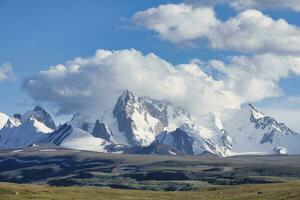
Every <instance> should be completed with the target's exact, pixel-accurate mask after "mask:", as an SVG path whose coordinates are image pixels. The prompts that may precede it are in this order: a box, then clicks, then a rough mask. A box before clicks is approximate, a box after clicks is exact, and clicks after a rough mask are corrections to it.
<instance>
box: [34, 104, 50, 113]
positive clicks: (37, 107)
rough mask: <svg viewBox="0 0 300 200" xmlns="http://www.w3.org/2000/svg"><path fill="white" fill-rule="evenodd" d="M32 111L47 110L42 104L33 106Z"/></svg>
mask: <svg viewBox="0 0 300 200" xmlns="http://www.w3.org/2000/svg"><path fill="white" fill-rule="evenodd" d="M32 111H35V112H38V111H42V112H46V113H47V111H46V110H45V109H44V108H43V107H42V106H35V107H34V108H33V110H32Z"/></svg>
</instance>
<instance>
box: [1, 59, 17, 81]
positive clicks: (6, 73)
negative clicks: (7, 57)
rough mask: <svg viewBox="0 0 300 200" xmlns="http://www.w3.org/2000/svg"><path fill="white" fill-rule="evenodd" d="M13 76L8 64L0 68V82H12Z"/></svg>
mask: <svg viewBox="0 0 300 200" xmlns="http://www.w3.org/2000/svg"><path fill="white" fill-rule="evenodd" d="M14 79H15V75H14V73H13V70H12V67H11V65H10V64H9V63H5V64H4V65H2V66H0V82H1V81H4V80H14Z"/></svg>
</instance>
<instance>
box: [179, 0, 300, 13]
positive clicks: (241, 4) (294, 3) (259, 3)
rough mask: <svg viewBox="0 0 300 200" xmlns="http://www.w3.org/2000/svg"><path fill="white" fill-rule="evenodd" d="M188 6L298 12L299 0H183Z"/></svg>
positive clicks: (299, 7) (299, 9)
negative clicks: (220, 6) (225, 5)
mask: <svg viewBox="0 0 300 200" xmlns="http://www.w3.org/2000/svg"><path fill="white" fill-rule="evenodd" d="M185 2H186V3H188V4H193V5H198V6H199V5H200V6H203V5H205V6H208V5H210V6H211V5H215V4H228V5H229V6H231V7H232V8H234V9H236V10H244V9H249V8H256V9H289V10H294V11H300V4H299V0H203V1H199V0H185Z"/></svg>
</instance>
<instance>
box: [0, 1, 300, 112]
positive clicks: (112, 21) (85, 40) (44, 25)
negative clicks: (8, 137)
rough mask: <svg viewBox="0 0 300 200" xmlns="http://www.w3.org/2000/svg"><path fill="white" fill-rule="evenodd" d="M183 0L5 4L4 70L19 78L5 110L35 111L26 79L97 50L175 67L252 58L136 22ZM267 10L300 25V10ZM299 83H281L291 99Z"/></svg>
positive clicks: (4, 90) (294, 79)
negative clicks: (135, 54) (166, 35)
mask: <svg viewBox="0 0 300 200" xmlns="http://www.w3.org/2000/svg"><path fill="white" fill-rule="evenodd" d="M180 2H181V1H170V0H169V1H160V0H157V1H149V0H138V1H134V0H114V1H111V0H101V1H98V0H89V1H84V0H76V1H72V0H51V1H50V0H49V1H39V0H27V1H18V0H0V30H1V31H0V44H1V45H0V66H1V65H3V64H4V63H10V64H11V66H12V69H13V73H14V74H15V76H16V79H15V80H7V81H2V82H0V94H1V104H0V111H1V112H4V113H7V114H9V115H11V114H13V113H16V112H24V111H25V110H28V109H31V107H32V106H33V105H34V104H36V103H35V102H34V101H33V100H32V98H31V97H30V96H29V95H28V94H27V93H26V92H25V91H24V90H23V89H22V82H23V80H24V79H26V78H28V77H30V76H32V75H34V74H37V73H38V72H39V71H42V70H47V69H48V68H49V66H52V65H56V64H60V63H65V62H66V61H68V60H71V59H73V58H74V57H78V56H80V57H86V56H90V55H93V54H94V53H95V51H96V50H97V49H107V50H118V49H129V48H134V49H137V50H138V51H141V52H142V53H143V54H147V53H151V52H153V53H155V54H156V55H158V56H159V57H160V58H162V59H164V60H166V61H168V62H170V63H172V64H179V63H188V62H189V61H190V60H191V59H193V58H197V59H200V60H203V61H207V60H211V59H221V60H223V59H226V58H227V57H228V56H233V55H244V54H246V55H248V53H243V52H238V51H232V50H224V49H222V50H220V49H213V48H210V47H208V45H207V43H206V42H205V41H200V42H199V41H198V42H197V45H196V46H194V47H190V46H188V45H182V44H179V45H178V44H173V43H172V42H169V41H167V40H162V39H161V38H159V36H158V34H157V33H155V31H153V30H149V29H147V28H143V27H141V26H136V25H135V24H134V23H133V22H132V20H131V19H132V16H133V15H134V14H135V13H136V12H138V11H143V10H146V9H149V8H151V7H157V6H159V5H163V4H167V3H172V4H178V3H180ZM215 12H216V14H217V17H218V18H219V19H220V20H224V21H225V20H227V19H228V18H229V17H233V16H235V15H236V14H237V12H238V11H235V10H234V9H232V8H231V7H230V6H228V5H217V6H216V7H215ZM262 12H263V13H264V14H265V15H269V16H271V17H272V18H273V19H274V20H276V19H279V18H284V19H285V20H286V21H287V22H288V23H289V24H292V25H295V26H298V27H300V20H299V19H300V12H297V11H293V10H289V9H278V8H276V9H263V11H262ZM299 85H300V77H299V76H296V75H290V76H289V77H288V78H283V79H281V80H280V81H279V86H280V87H281V88H282V90H283V92H284V94H285V95H286V96H293V97H294V96H300V87H299ZM270 102H271V103H274V104H275V105H278V106H279V105H281V102H282V101H278V99H277V100H274V101H273V100H270V99H268V100H265V101H262V102H261V103H260V105H262V106H263V107H268V105H271V103H270ZM276 102H278V103H277V104H276ZM39 103H40V102H39ZM274 104H272V105H274ZM48 108H49V109H50V110H51V111H52V112H54V111H55V110H56V108H55V107H51V106H49V105H48ZM270 110H271V109H270Z"/></svg>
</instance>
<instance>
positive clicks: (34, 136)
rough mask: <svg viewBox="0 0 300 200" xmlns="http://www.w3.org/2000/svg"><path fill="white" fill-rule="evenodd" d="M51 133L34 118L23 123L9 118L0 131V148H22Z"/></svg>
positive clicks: (50, 130)
mask: <svg viewBox="0 0 300 200" xmlns="http://www.w3.org/2000/svg"><path fill="white" fill-rule="evenodd" d="M49 132H52V129H50V128H48V127H47V126H45V125H44V124H43V123H41V122H39V121H38V120H36V119H35V118H34V117H31V118H30V119H28V121H26V122H24V123H22V124H21V123H20V122H19V121H17V120H16V119H15V118H10V119H9V120H8V121H7V123H6V124H5V126H4V127H3V128H2V129H1V130H0V148H23V147H27V146H29V145H31V144H32V143H33V142H34V141H36V140H38V139H39V138H41V137H43V136H44V135H45V134H47V133H49Z"/></svg>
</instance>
